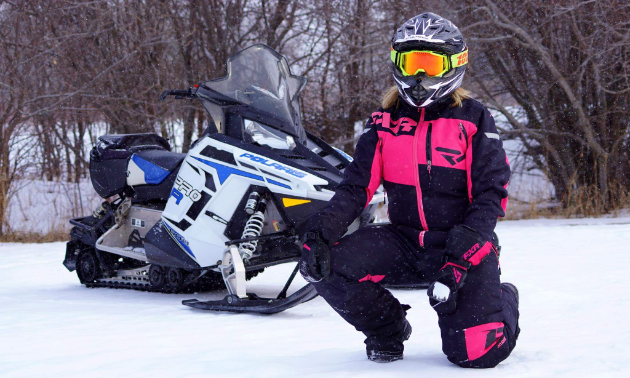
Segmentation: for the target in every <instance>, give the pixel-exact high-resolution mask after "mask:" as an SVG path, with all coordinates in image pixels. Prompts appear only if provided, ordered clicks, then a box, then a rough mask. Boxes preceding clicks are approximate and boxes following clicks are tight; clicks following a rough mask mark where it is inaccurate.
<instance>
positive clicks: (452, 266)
mask: <svg viewBox="0 0 630 378" xmlns="http://www.w3.org/2000/svg"><path fill="white" fill-rule="evenodd" d="M493 250H496V249H495V247H494V246H493V245H492V243H490V242H489V241H487V240H485V239H484V238H483V237H482V236H481V235H479V233H478V232H477V231H475V230H473V229H472V228H470V227H468V226H463V225H462V226H457V227H454V228H453V229H452V230H451V231H449V233H448V237H447V239H446V247H445V249H444V266H442V269H440V272H439V275H438V278H437V279H436V281H435V282H434V283H432V284H431V286H430V287H429V289H428V290H427V295H428V296H429V302H430V303H431V306H433V308H435V310H436V311H437V312H438V314H442V315H443V314H450V313H452V312H453V311H455V309H456V308H457V291H458V290H459V289H461V288H462V286H464V281H465V280H466V275H467V273H468V270H469V269H471V268H473V267H474V266H476V265H479V263H481V261H482V260H483V259H484V258H485V257H486V256H488V254H489V253H490V252H491V251H493Z"/></svg>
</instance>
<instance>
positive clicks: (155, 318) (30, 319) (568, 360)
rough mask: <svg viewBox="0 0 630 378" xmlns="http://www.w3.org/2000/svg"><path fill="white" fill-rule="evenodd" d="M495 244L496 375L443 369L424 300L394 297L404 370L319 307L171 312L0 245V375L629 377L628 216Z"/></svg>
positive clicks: (273, 275)
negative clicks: (399, 308)
mask: <svg viewBox="0 0 630 378" xmlns="http://www.w3.org/2000/svg"><path fill="white" fill-rule="evenodd" d="M498 233H499V236H500V238H501V241H502V243H501V244H502V245H503V253H502V256H501V265H502V268H503V279H504V280H505V281H510V282H513V283H515V284H517V285H518V287H519V289H520V291H521V328H522V333H521V336H520V339H519V341H518V344H517V347H516V349H515V351H514V352H513V353H512V356H511V357H510V358H509V359H508V360H507V361H505V362H503V363H502V364H500V365H499V366H498V367H497V368H496V369H493V370H485V371H479V370H464V369H461V368H458V367H456V366H455V365H452V364H450V363H449V362H448V361H447V360H446V359H445V358H444V356H443V355H442V352H441V348H440V334H439V331H438V327H437V317H436V315H435V314H434V312H433V310H432V309H431V308H430V307H429V305H428V301H427V296H426V294H425V292H424V291H396V292H395V294H396V295H397V296H398V297H399V298H400V299H401V301H402V302H403V303H409V304H410V305H411V306H412V307H413V308H412V309H411V311H410V313H409V319H410V321H411V323H412V325H413V334H412V336H411V339H410V340H409V341H408V342H407V343H406V350H405V359H404V360H403V361H399V362H395V363H391V364H375V363H373V362H370V361H368V360H367V359H366V357H365V352H364V344H363V337H362V335H361V334H359V333H358V332H356V331H355V330H354V329H353V328H351V327H350V326H348V325H347V324H346V323H345V322H344V321H343V320H342V319H341V318H340V317H339V316H338V315H336V314H335V313H334V312H333V310H332V309H331V308H329V307H328V306H327V305H326V303H325V302H324V301H323V300H322V299H321V298H316V299H315V300H313V301H311V302H308V303H306V304H303V305H300V306H298V307H296V308H293V309H290V310H288V311H285V312H283V313H280V314H277V315H273V316H254V315H236V314H217V313H210V312H203V311H198V310H193V309H190V308H188V307H185V306H182V305H181V304H180V302H181V300H182V299H186V298H191V297H195V295H167V294H157V293H143V292H134V291H128V290H114V289H86V288H84V287H82V286H81V285H80V284H79V282H78V279H77V278H76V276H75V274H74V273H69V272H68V271H66V269H65V268H64V267H63V266H62V264H61V262H62V260H63V257H64V244H63V243H52V244H0V376H2V377H75V376H76V377H85V376H90V377H120V376H128V377H131V376H143V377H149V376H150V377H298V376H313V377H394V376H396V377H445V376H454V375H457V376H458V377H468V376H475V377H481V376H483V377H501V378H505V377H515V376H516V377H593V376H598V377H611V376H623V377H628V376H630V358H628V356H629V355H630V341H629V340H630V323H629V320H630V290H629V289H628V286H629V284H630V276H629V275H628V269H629V267H630V217H624V218H613V219H596V220H595V219H586V220H528V221H508V222H501V223H500V224H499V227H498ZM291 269H292V266H281V267H276V268H272V269H268V271H266V272H265V273H264V274H262V275H261V276H260V277H258V278H255V279H254V280H253V281H252V282H253V283H252V285H251V286H252V287H251V288H252V291H255V292H257V293H259V294H267V295H271V294H272V293H273V292H274V291H276V290H279V289H280V288H281V281H282V279H283V277H284V276H285V275H287V274H288V273H289V272H290V270H291ZM281 275H282V276H283V277H280V276H281ZM299 283H300V284H301V283H303V281H301V280H300V282H299ZM297 287H298V283H296V284H295V288H294V289H296V288H297ZM224 294H225V293H213V294H199V295H196V297H197V298H211V297H213V298H218V297H222V296H223V295H224Z"/></svg>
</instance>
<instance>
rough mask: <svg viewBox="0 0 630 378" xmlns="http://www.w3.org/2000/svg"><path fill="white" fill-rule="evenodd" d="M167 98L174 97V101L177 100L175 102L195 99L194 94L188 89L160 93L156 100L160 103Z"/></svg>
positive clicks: (168, 90)
mask: <svg viewBox="0 0 630 378" xmlns="http://www.w3.org/2000/svg"><path fill="white" fill-rule="evenodd" d="M168 96H175V99H177V100H179V99H182V98H195V97H197V96H196V95H195V94H194V93H192V91H191V90H190V88H188V89H167V90H165V91H164V92H162V94H161V95H160V97H158V99H159V100H160V101H164V99H166V97H168Z"/></svg>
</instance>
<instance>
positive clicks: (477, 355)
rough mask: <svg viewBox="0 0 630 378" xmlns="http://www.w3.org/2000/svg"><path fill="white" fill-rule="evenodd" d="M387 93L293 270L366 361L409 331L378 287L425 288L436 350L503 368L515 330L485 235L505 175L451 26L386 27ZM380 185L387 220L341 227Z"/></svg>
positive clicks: (506, 289)
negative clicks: (391, 30)
mask: <svg viewBox="0 0 630 378" xmlns="http://www.w3.org/2000/svg"><path fill="white" fill-rule="evenodd" d="M391 60H392V65H393V68H392V69H393V75H394V80H395V81H396V87H393V88H392V89H390V91H389V92H388V93H387V94H386V95H385V98H384V100H383V107H382V108H381V109H379V110H378V111H377V112H375V113H373V114H372V116H371V118H370V119H369V120H368V122H367V124H366V126H365V131H364V133H363V135H362V136H361V138H360V139H359V142H358V144H357V147H356V152H355V155H354V161H353V162H352V164H351V165H350V166H349V167H348V168H347V169H346V171H345V178H344V181H343V182H342V183H341V185H340V186H339V187H338V189H337V191H336V193H335V196H334V197H333V198H332V200H331V201H330V203H329V204H328V206H327V207H326V208H325V209H324V210H323V211H322V212H320V213H318V214H316V215H315V216H313V217H312V218H310V219H309V220H308V221H307V222H306V223H305V225H304V228H303V230H304V235H303V248H302V259H301V261H300V272H301V274H302V276H303V277H304V278H305V279H306V280H307V281H309V282H312V283H313V285H314V286H315V288H316V289H317V292H318V293H319V294H320V295H321V296H322V297H323V298H324V299H325V300H326V301H327V302H328V303H329V304H330V305H331V306H332V308H333V309H334V310H335V311H337V312H338V313H339V315H341V317H343V318H344V319H345V320H346V321H347V322H348V323H350V324H352V325H353V326H354V327H355V328H356V329H357V330H358V331H361V332H363V333H364V334H365V335H366V337H367V338H366V340H365V344H366V349H367V356H368V358H369V359H370V360H372V361H376V362H390V361H396V360H400V359H402V358H403V341H405V340H407V339H408V338H409V337H410V335H411V326H410V324H409V322H408V321H407V319H406V313H407V310H408V309H409V306H406V305H404V304H401V303H400V302H399V301H398V300H397V299H396V298H395V297H394V296H393V295H392V293H391V292H390V291H388V290H387V289H385V288H384V287H383V285H387V284H413V283H414V282H421V281H429V282H433V283H432V284H431V286H430V287H429V289H428V291H427V293H428V295H429V303H430V304H431V306H432V307H433V308H434V309H435V311H436V312H437V313H438V317H439V322H438V323H439V326H440V330H441V335H442V350H443V352H444V354H446V356H447V358H448V360H449V361H451V362H452V363H455V364H457V365H459V366H462V367H472V368H489V367H494V366H496V365H497V364H498V363H499V362H501V361H503V360H505V359H506V358H507V357H508V356H509V355H510V352H511V351H512V349H514V346H515V345H516V339H517V338H518V334H519V331H520V330H519V327H518V317H519V314H518V291H517V290H516V287H515V286H514V285H512V284H508V283H503V284H501V282H500V279H499V274H500V271H499V252H498V239H497V236H496V234H495V233H494V228H495V226H496V223H497V218H498V217H499V216H505V208H506V205H507V195H508V193H507V183H508V180H509V177H510V167H509V165H508V162H507V158H506V154H505V151H504V149H503V144H502V142H501V139H500V137H499V134H498V132H497V129H496V127H495V124H494V121H493V119H492V116H491V115H490V113H489V112H488V110H487V109H486V108H485V107H484V106H483V105H482V104H480V103H479V102H477V101H474V100H472V99H470V98H468V96H467V92H466V91H465V90H463V89H461V88H459V87H460V85H461V83H462V79H463V77H464V72H465V70H466V64H467V62H468V48H467V46H466V43H465V42H464V39H463V36H462V34H461V32H460V31H459V29H458V28H457V27H456V26H455V25H453V23H451V22H450V21H449V20H447V19H445V18H442V17H440V16H438V15H436V14H433V13H423V14H421V15H418V16H416V17H414V18H412V19H410V20H408V21H407V22H405V23H404V24H403V25H402V26H401V27H400V28H398V30H396V32H395V34H394V37H393V38H392V50H391ZM381 182H382V183H383V185H384V187H385V190H386V192H387V196H388V199H389V204H388V212H389V218H390V220H391V224H383V225H377V226H373V227H367V228H362V229H359V230H358V231H356V232H354V233H352V234H350V235H349V236H347V237H344V238H342V235H344V234H345V232H346V230H347V227H348V225H350V223H351V222H352V221H353V220H354V219H355V218H356V217H357V216H358V215H359V214H360V213H361V211H362V210H363V208H364V207H365V206H367V204H368V203H369V202H370V200H371V198H372V195H373V194H374V192H375V191H376V189H377V188H378V187H379V185H380V184H381Z"/></svg>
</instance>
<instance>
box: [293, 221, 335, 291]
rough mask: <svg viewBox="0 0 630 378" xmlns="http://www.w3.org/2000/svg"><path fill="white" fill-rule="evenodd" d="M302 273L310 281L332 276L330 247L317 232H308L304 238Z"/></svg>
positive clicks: (301, 262) (301, 260)
mask: <svg viewBox="0 0 630 378" xmlns="http://www.w3.org/2000/svg"><path fill="white" fill-rule="evenodd" d="M302 240H303V241H304V242H303V245H302V258H301V259H300V274H301V275H302V277H304V279H305V280H306V281H308V282H320V281H322V280H326V279H328V276H330V249H329V248H328V243H326V241H325V240H323V239H322V237H321V235H320V234H319V233H317V232H307V233H306V234H305V235H304V237H303V238H302Z"/></svg>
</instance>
